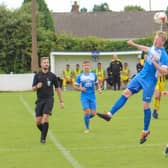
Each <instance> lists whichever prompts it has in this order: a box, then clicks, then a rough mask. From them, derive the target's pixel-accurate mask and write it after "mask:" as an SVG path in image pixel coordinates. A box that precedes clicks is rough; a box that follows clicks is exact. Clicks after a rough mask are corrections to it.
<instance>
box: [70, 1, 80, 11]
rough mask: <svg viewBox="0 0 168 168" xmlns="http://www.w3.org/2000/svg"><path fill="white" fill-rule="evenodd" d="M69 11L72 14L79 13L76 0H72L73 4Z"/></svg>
mask: <svg viewBox="0 0 168 168" xmlns="http://www.w3.org/2000/svg"><path fill="white" fill-rule="evenodd" d="M71 12H72V13H74V14H79V5H78V3H77V1H74V4H73V5H72V9H71Z"/></svg>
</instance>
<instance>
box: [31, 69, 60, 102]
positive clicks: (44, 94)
mask: <svg viewBox="0 0 168 168" xmlns="http://www.w3.org/2000/svg"><path fill="white" fill-rule="evenodd" d="M39 82H41V83H42V87H41V88H39V89H38V90H37V98H38V99H46V98H52V97H53V96H54V87H55V88H58V80H57V77H56V75H55V74H54V73H52V72H47V73H43V72H39V73H37V74H35V76H34V79H33V84H32V86H35V85H37V83H39Z"/></svg>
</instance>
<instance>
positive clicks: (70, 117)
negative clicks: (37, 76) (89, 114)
mask: <svg viewBox="0 0 168 168" xmlns="http://www.w3.org/2000/svg"><path fill="white" fill-rule="evenodd" d="M120 94H121V92H114V91H104V92H103V93H102V95H97V109H98V111H103V110H109V109H110V108H111V105H112V104H113V103H114V102H115V100H116V99H117V98H118V97H119V95H120ZM63 97H64V102H65V108H64V109H63V110H61V109H60V108H59V104H58V100H57V98H56V99H55V107H54V110H53V115H52V117H51V118H50V128H49V130H50V132H49V135H48V137H47V143H46V144H45V145H42V144H40V143H39V137H40V133H39V131H38V129H37V128H36V126H35V122H34V117H33V115H32V113H33V111H34V101H35V99H36V95H35V93H33V92H13V93H0V102H1V121H0V167H2V168H81V167H82V168H149V167H151V168H158V167H160V168H166V167H167V165H168V158H165V157H164V156H163V155H162V152H163V149H164V147H165V145H166V144H167V143H168V134H167V129H168V108H167V107H168V105H167V104H168V97H163V98H162V102H161V109H160V114H159V119H158V120H154V119H152V120H151V127H150V130H151V134H150V136H149V138H148V140H147V141H146V142H145V143H144V144H142V145H140V144H139V138H140V134H141V131H142V129H143V107H142V102H141V93H140V94H138V95H135V96H133V97H131V98H130V99H129V101H128V103H127V104H126V105H125V107H124V108H122V109H121V110H120V111H119V112H118V113H117V114H116V115H115V116H114V117H113V119H112V120H111V121H110V122H105V121H103V120H101V119H99V118H98V117H95V118H93V119H92V120H91V132H90V133H89V134H84V133H83V131H84V123H83V112H82V109H81V104H80V100H79V92H75V91H66V92H63ZM76 162H77V163H76Z"/></svg>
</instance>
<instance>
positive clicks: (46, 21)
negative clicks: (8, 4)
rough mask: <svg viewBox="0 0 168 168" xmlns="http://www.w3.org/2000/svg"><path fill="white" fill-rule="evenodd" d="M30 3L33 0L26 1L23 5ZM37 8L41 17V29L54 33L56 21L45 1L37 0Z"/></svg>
mask: <svg viewBox="0 0 168 168" xmlns="http://www.w3.org/2000/svg"><path fill="white" fill-rule="evenodd" d="M30 2H31V0H24V3H23V4H26V3H30ZM36 8H37V11H38V12H39V13H40V15H41V27H43V28H45V29H46V30H50V31H53V32H54V21H53V18H52V14H51V12H50V11H49V9H48V7H47V5H46V3H45V0H36Z"/></svg>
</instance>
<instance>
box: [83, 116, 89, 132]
mask: <svg viewBox="0 0 168 168" xmlns="http://www.w3.org/2000/svg"><path fill="white" fill-rule="evenodd" d="M84 122H85V127H86V129H89V115H84Z"/></svg>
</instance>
